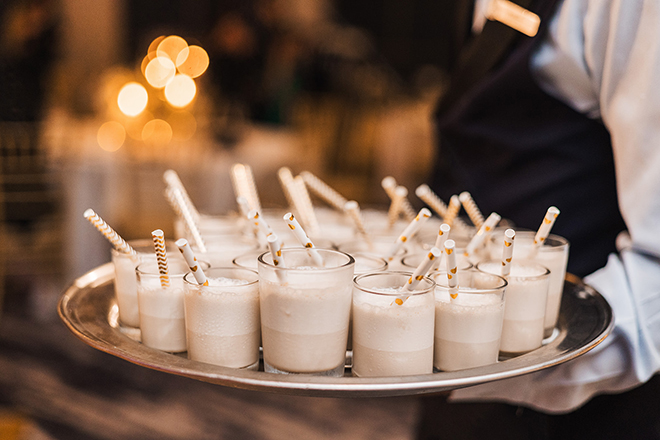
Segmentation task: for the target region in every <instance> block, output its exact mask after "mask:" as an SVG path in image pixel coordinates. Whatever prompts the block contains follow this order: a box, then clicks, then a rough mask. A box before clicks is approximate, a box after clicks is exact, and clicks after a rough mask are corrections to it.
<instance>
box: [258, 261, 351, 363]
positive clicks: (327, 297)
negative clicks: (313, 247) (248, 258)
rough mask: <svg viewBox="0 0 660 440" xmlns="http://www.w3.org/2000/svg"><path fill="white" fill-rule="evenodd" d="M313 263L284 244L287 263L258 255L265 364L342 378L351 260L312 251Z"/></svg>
mask: <svg viewBox="0 0 660 440" xmlns="http://www.w3.org/2000/svg"><path fill="white" fill-rule="evenodd" d="M317 251H318V253H319V254H320V255H321V258H322V259H323V261H324V266H323V267H318V266H315V265H314V263H313V260H312V259H311V258H310V257H309V255H308V253H307V250H306V249H304V248H285V249H283V250H282V256H283V258H284V261H285V262H286V266H287V267H276V266H274V265H273V264H272V257H271V255H270V253H265V254H263V255H262V256H260V257H259V293H260V307H261V332H262V342H263V356H264V366H265V368H266V371H268V372H275V373H304V374H314V375H332V376H341V375H343V372H344V361H345V355H346V340H347V334H348V320H349V315H350V310H351V296H352V286H351V280H352V278H353V267H354V265H355V260H354V259H353V258H352V257H351V256H350V255H348V254H345V253H343V252H338V251H333V250H328V249H317Z"/></svg>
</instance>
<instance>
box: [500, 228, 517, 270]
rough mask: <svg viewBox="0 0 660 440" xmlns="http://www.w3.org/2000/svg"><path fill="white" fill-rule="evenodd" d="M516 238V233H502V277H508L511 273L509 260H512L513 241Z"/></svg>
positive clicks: (507, 231) (510, 231)
mask: <svg viewBox="0 0 660 440" xmlns="http://www.w3.org/2000/svg"><path fill="white" fill-rule="evenodd" d="M515 238H516V231H514V230H513V229H507V230H506V231H504V247H503V250H502V276H503V277H504V278H506V277H508V276H509V274H510V273H511V259H512V258H513V240H514V239H515Z"/></svg>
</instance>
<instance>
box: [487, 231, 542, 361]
mask: <svg viewBox="0 0 660 440" xmlns="http://www.w3.org/2000/svg"><path fill="white" fill-rule="evenodd" d="M517 240H518V237H517V236H516V246H517V245H518V243H517ZM514 252H515V247H514ZM477 270H479V271H482V272H486V273H490V274H495V275H497V274H499V273H501V270H502V261H501V260H498V261H495V260H489V261H482V262H480V263H478V264H477ZM506 280H507V282H508V283H509V285H508V286H507V290H506V306H505V308H504V324H503V326H502V340H501V342H500V351H501V352H502V353H506V354H509V355H518V354H521V353H526V352H528V351H531V350H534V349H537V348H539V347H540V346H541V344H542V342H543V328H544V322H545V305H546V301H547V298H548V286H549V281H550V270H548V268H546V267H545V266H541V265H540V264H538V263H536V262H534V261H529V260H518V261H516V260H512V261H511V273H510V274H509V275H508V276H507V277H506Z"/></svg>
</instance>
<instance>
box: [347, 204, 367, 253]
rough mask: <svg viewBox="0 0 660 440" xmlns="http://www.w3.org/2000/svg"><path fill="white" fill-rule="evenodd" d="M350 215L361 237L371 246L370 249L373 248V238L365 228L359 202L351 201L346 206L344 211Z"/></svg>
mask: <svg viewBox="0 0 660 440" xmlns="http://www.w3.org/2000/svg"><path fill="white" fill-rule="evenodd" d="M343 210H344V211H345V212H346V213H348V215H349V216H350V217H351V219H353V223H354V224H355V228H356V229H357V230H358V232H359V233H360V235H361V236H362V237H363V238H364V240H365V241H366V242H367V244H368V245H369V248H371V247H372V244H371V237H370V236H369V233H368V232H367V228H366V227H365V226H364V219H363V218H362V213H361V212H360V205H359V204H358V202H356V201H355V200H349V201H348V202H346V203H345V204H344V209H343Z"/></svg>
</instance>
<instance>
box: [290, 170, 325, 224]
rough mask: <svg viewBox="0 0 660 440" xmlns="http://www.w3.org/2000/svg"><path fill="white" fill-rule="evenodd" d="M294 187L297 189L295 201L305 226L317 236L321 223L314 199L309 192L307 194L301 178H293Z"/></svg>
mask: <svg viewBox="0 0 660 440" xmlns="http://www.w3.org/2000/svg"><path fill="white" fill-rule="evenodd" d="M293 187H294V188H295V191H294V194H293V196H294V197H293V199H294V203H295V204H296V208H297V211H298V214H300V216H301V217H302V221H303V224H304V225H305V226H306V227H307V229H308V230H309V232H310V234H312V235H313V236H317V235H318V234H319V232H320V227H319V222H318V219H317V218H316V213H315V212H314V205H313V204H312V199H311V198H310V197H309V192H307V186H306V185H305V181H304V180H303V178H302V177H301V176H296V177H294V178H293Z"/></svg>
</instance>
